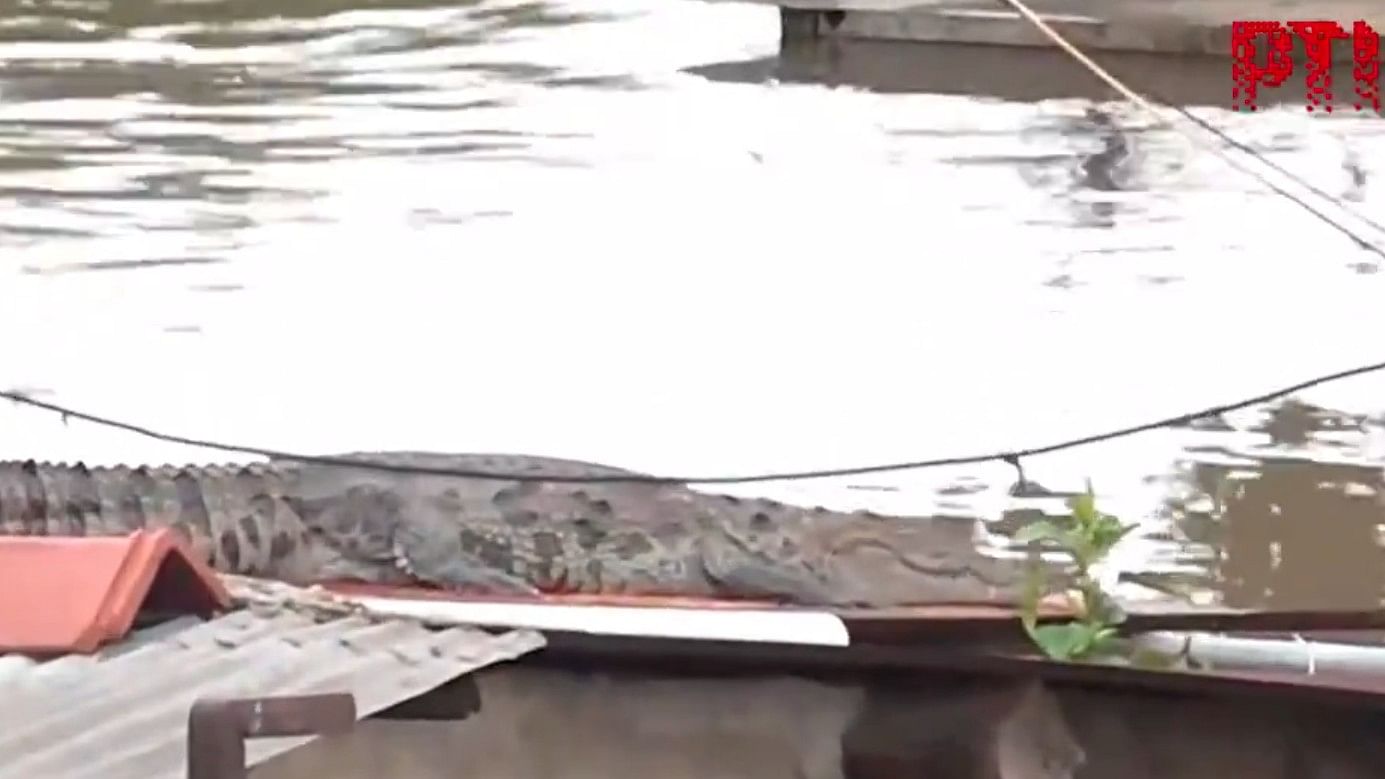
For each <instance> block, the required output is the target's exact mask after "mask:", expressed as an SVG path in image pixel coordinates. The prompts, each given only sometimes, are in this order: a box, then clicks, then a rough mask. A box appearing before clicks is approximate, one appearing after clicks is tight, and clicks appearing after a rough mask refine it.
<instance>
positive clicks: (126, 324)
mask: <svg viewBox="0 0 1385 779" xmlns="http://www.w3.org/2000/svg"><path fill="white" fill-rule="evenodd" d="M0 9H3V11H4V19H5V24H3V25H0V276H3V278H0V332H4V333H5V334H6V336H7V337H6V342H5V350H4V354H5V361H4V368H3V371H0V386H4V387H15V388H23V389H25V390H26V391H29V392H33V393H35V394H41V395H42V397H44V398H45V399H51V400H54V401H56V402H60V403H64V404H68V405H72V406H77V407H82V408H86V409H90V410H93V411H96V412H98V413H104V414H109V415H111V416H116V417H121V418H126V419H131V420H137V421H139V422H141V423H146V424H148V425H150V426H153V427H156V428H162V429H167V430H171V431H176V432H181V433H186V434H189V435H193V436H198V437H205V438H214V439H222V440H233V441H235V442H247V443H254V444H258V445H261V446H265V447H272V448H278V449H288V450H304V451H350V450H363V449H434V450H454V451H456V450H468V451H528V452H534V453H541V454H548V455H553V456H561V457H578V458H584V459H592V460H599V461H605V462H610V463H613V464H620V465H624V466H627V467H632V468H638V469H644V470H648V471H656V472H679V473H743V472H753V471H764V470H798V469H807V468H821V467H833V466H842V465H857V464H862V463H867V462H877V461H890V460H914V459H920V458H931V457H944V456H950V455H957V454H975V453H979V452H985V451H994V450H1009V449H1013V448H1016V447H1024V446H1031V445H1035V444H1042V443H1049V442H1052V441H1055V440H1059V439H1063V438H1068V437H1072V436H1075V435H1084V434H1089V433H1093V432H1097V431H1100V430H1102V429H1105V428H1110V427H1120V426H1125V425H1128V424H1131V423H1133V422H1139V421H1144V420H1146V419H1149V418H1154V417H1161V416H1166V415H1170V414H1174V413H1177V412H1181V411H1184V410H1186V409H1188V408H1191V407H1200V406H1205V405H1207V404H1210V403H1214V402H1223V401H1227V400H1231V399H1234V398H1236V397H1238V396H1242V395H1249V394H1255V393H1258V392H1261V391H1263V390H1264V389H1265V388H1266V387H1270V386H1275V385H1280V384H1284V383H1289V382H1292V381H1296V380H1300V379H1302V378H1304V377H1305V376H1308V375H1312V374H1314V373H1318V372H1327V371H1331V370H1337V369H1340V368H1341V367H1343V365H1344V364H1346V363H1350V362H1353V361H1358V360H1359V361H1363V362H1364V361H1369V360H1372V359H1378V355H1376V354H1373V353H1372V350H1374V349H1376V348H1377V347H1376V345H1375V342H1374V339H1373V337H1372V334H1373V333H1375V332H1378V331H1379V330H1380V328H1381V327H1385V309H1382V308H1381V307H1380V306H1379V304H1378V301H1379V300H1380V299H1381V297H1382V294H1385V286H1381V285H1382V284H1385V281H1382V279H1381V276H1380V274H1378V273H1376V272H1375V271H1376V270H1377V263H1376V262H1375V257H1374V256H1373V255H1371V254H1369V253H1366V252H1363V251H1360V250H1359V249H1358V248H1357V247H1355V246H1353V245H1352V244H1351V243H1350V242H1347V241H1345V240H1343V239H1341V238H1340V237H1338V236H1335V235H1333V234H1331V233H1330V231H1327V230H1326V228H1323V227H1322V226H1321V225H1320V224H1318V223H1316V222H1314V221H1313V220H1312V219H1311V218H1310V217H1307V216H1306V215H1304V214H1303V213H1302V212H1301V211H1300V210H1298V208H1297V207H1295V206H1293V205H1291V204H1287V203H1285V202H1284V201H1282V200H1281V199H1279V198H1276V197H1275V196H1273V195H1272V194H1270V193H1268V192H1267V191H1266V190H1265V189H1264V188H1262V187H1258V186H1257V185H1256V184H1255V183H1254V182H1253V181H1250V180H1248V179H1247V178H1246V177H1245V176H1244V175H1243V174H1240V173H1238V172H1236V171H1234V170H1232V169H1230V168H1228V167H1227V166H1226V165H1225V164H1224V163H1223V162H1221V161H1219V160H1217V159H1216V158H1215V157H1212V156H1210V155H1207V154H1206V153H1204V152H1201V151H1199V149H1198V148H1197V147H1195V146H1194V145H1192V144H1190V143H1189V142H1188V141H1187V139H1185V138H1183V137H1181V136H1179V135H1177V134H1176V133H1173V132H1171V131H1169V130H1167V129H1165V128H1161V127H1156V126H1154V125H1152V124H1151V123H1150V122H1149V121H1148V120H1147V118H1145V117H1143V116H1141V115H1140V114H1139V113H1138V112H1137V111H1135V110H1133V109H1132V108H1131V107H1130V106H1128V105H1123V104H1121V103H1118V102H1112V100H1111V97H1112V96H1111V95H1110V93H1109V90H1106V88H1105V87H1104V86H1102V85H1100V84H1099V83H1096V82H1095V81H1094V80H1093V79H1091V77H1089V76H1087V75H1086V74H1084V73H1082V72H1081V71H1080V70H1078V69H1076V67H1075V66H1074V65H1072V63H1071V62H1069V61H1067V60H1066V59H1064V58H1063V57H1062V56H1061V55H1058V54H1055V53H1053V52H1013V51H1003V50H997V49H989V48H985V47H974V48H967V47H950V46H938V47H922V48H918V47H916V48H913V49H911V50H910V51H909V54H908V56H907V57H901V56H900V55H901V53H902V52H903V49H902V48H901V47H900V46H898V45H894V46H890V45H882V46H875V47H871V46H864V47H853V46H837V45H832V46H824V47H808V48H807V49H805V50H802V51H794V52H790V53H788V54H787V55H786V56H783V57H780V56H778V55H777V49H778V17H777V14H776V13H775V11H774V10H773V9H772V8H766V7H763V6H745V5H738V4H734V3H700V2H693V1H692V0H606V1H604V2H600V3H598V2H595V1H594V0H564V2H531V1H528V0H521V1H515V0H474V1H473V2H465V3H452V4H448V3H440V2H436V1H432V0H409V1H406V2H401V1H400V0H391V1H390V2H374V3H370V4H363V3H357V2H354V0H287V1H286V0H277V1H276V2H274V3H269V2H261V1H260V0H252V1H251V2H241V1H239V0H238V1H237V2H230V1H229V0H212V1H210V2H207V1H199V2H158V3H154V2H143V1H142V0H135V1H131V0H75V1H74V2H65V3H62V4H37V3H32V2H28V1H27V0H23V1H21V0H9V1H8V2H4V3H0ZM1108 64H1110V65H1111V67H1112V69H1113V70H1115V71H1116V72H1117V73H1118V74H1119V75H1122V76H1126V77H1128V78H1129V79H1130V80H1131V81H1132V83H1134V84H1135V85H1136V86H1137V87H1140V88H1142V89H1150V90H1154V91H1156V92H1158V93H1159V94H1161V95H1163V96H1166V97H1176V98H1177V99H1180V100H1184V101H1186V102H1189V103H1191V104H1194V105H1196V106H1198V108H1197V109H1196V110H1198V111H1199V112H1200V113H1201V114H1202V115H1203V116H1205V117H1207V118H1208V120H1209V121H1212V122H1214V123H1215V124H1217V125H1219V126H1221V127H1223V128H1225V129H1226V130H1227V131H1228V132H1231V133H1233V134H1234V135H1235V136H1236V137H1237V138H1238V139H1239V140H1241V141H1242V142H1244V143H1246V144H1249V145H1250V146H1252V147H1253V148H1256V149H1257V150H1259V151H1261V152H1262V153H1264V154H1267V155H1269V156H1271V157H1272V158H1274V159H1275V160H1276V161H1278V162H1280V163H1281V164H1282V165H1284V166H1286V167H1288V168H1289V169H1291V170H1294V171H1295V172H1296V173H1298V174H1300V175H1302V176H1305V177H1307V178H1309V179H1310V180H1312V181H1313V183H1314V184H1316V185H1317V186H1319V187H1321V188H1323V189H1325V190H1327V191H1330V192H1333V193H1335V194H1338V195H1341V196H1342V197H1344V198H1347V199H1350V200H1352V201H1353V202H1355V203H1356V204H1357V205H1358V207H1359V208H1360V210H1362V211H1363V212H1366V213H1373V212H1374V213H1385V209H1382V208H1381V205H1380V204H1381V202H1382V201H1383V198H1382V195H1381V194H1380V191H1379V189H1378V187H1376V185H1375V182H1376V181H1378V180H1379V178H1378V177H1379V173H1380V172H1381V169H1382V165H1385V162H1383V161H1385V133H1382V132H1381V130H1380V125H1379V123H1378V122H1375V121H1372V120H1368V119H1365V118H1362V117H1353V116H1349V115H1348V116H1337V117H1332V118H1327V117H1308V116H1306V115H1305V113H1304V112H1303V111H1302V110H1301V109H1298V108H1297V107H1294V106H1289V107H1282V108H1279V109H1274V110H1266V111H1263V112H1261V113H1259V114H1256V115H1249V114H1232V113H1230V112H1227V111H1223V110H1220V109H1219V108H1213V107H1210V106H1220V105H1223V104H1224V102H1225V101H1224V98H1225V97H1226V90H1227V85H1226V84H1225V83H1224V82H1225V75H1226V74H1225V68H1224V66H1223V65H1217V64H1216V63H1209V62H1206V61H1195V60H1193V61H1181V62H1176V63H1169V62H1167V61H1162V60H1152V59H1150V58H1147V57H1144V58H1142V57H1127V58H1117V59H1116V60H1112V61H1111V62H1109V63H1108ZM1214 66H1215V67H1214ZM1249 332H1253V333H1254V337H1253V338H1250V337H1248V336H1247V335H1246V334H1247V333H1249ZM1324 343H1331V344H1332V345H1333V348H1331V349H1324V348H1322V345H1323V344H1324ZM1382 387H1385V383H1383V382H1382V381H1381V380H1379V379H1375V378H1367V379H1360V380H1354V381H1352V382H1349V383H1346V384H1343V385H1339V386H1335V387H1331V388H1324V389H1322V390H1320V391H1316V392H1314V393H1309V394H1307V395H1305V396H1304V398H1303V399H1302V400H1303V402H1305V403H1306V402H1310V401H1311V402H1313V403H1317V404H1319V405H1320V406H1321V407H1323V408H1339V409H1346V410H1349V411H1351V412H1352V413H1353V414H1356V415H1378V414H1380V413H1382V412H1385V405H1383V404H1381V403H1380V401H1379V398H1381V397H1385V393H1382V392H1381V391H1380V390H1381V389H1382ZM1285 408H1288V407H1285ZM1264 412H1266V410H1263V409H1262V410H1260V412H1256V413H1264ZM1288 413H1289V412H1288V411H1285V410H1284V409H1280V410H1279V411H1276V412H1275V418H1276V419H1280V418H1281V417H1282V418H1284V419H1289V418H1290V417H1289V416H1285V415H1286V414H1288ZM1296 413H1297V412H1296ZM1328 416H1330V415H1327V414H1326V412H1315V413H1314V414H1309V415H1308V416H1306V417H1304V419H1312V420H1316V421H1313V422H1312V423H1311V425H1309V427H1306V428H1304V430H1305V432H1303V433H1302V434H1301V439H1294V438H1293V436H1292V435H1291V434H1289V433H1286V432H1284V431H1283V430H1282V429H1281V428H1283V427H1284V426H1285V425H1289V426H1290V427H1292V424H1291V423H1290V422H1282V421H1281V422H1277V423H1276V424H1277V425H1279V427H1273V426H1272V427H1271V429H1270V430H1269V431H1267V432H1256V430H1254V429H1253V428H1254V420H1253V419H1252V418H1250V417H1245V418H1242V417H1240V416H1234V415H1233V417H1234V418H1229V419H1227V420H1225V424H1224V425H1222V426H1221V427H1220V428H1219V427H1217V426H1216V425H1213V424H1207V423H1200V424H1198V425H1194V426H1190V427H1188V428H1182V429H1178V430H1169V431H1159V432H1156V433H1149V434H1144V435H1140V436H1134V437H1130V438H1127V439H1122V440H1120V441H1114V442H1110V443H1107V444H1102V445H1100V446H1094V447H1088V448H1084V449H1080V450H1073V451H1070V452H1062V453H1056V454H1053V455H1050V456H1046V457H1043V458H1036V460H1035V461H1033V462H1026V463H1025V464H1024V465H1025V469H1026V474H1027V476H1028V477H1029V478H1030V479H1032V480H1033V481H1035V482H1037V483H1039V484H1042V485H1044V486H1045V487H1047V488H1048V489H1047V490H1044V491H1042V492H1041V491H1037V490H1029V491H1027V492H1025V493H1024V494H1011V490H1010V486H1011V484H1012V483H1013V481H1014V476H1015V474H1014V472H1013V470H1012V469H1011V468H1010V467H1009V466H1007V465H1003V464H995V465H987V466H977V467H966V468H949V469H939V470H936V471H927V472H920V473H907V474H896V475H891V476H880V477H872V478H870V479H851V480H840V481H830V482H823V483H796V484H788V485H766V486H763V487H762V486H755V487H753V488H746V491H747V492H758V493H762V494H769V495H774V496H776V497H780V498H785V499H790V500H799V501H802V502H804V503H808V504H810V505H812V504H820V505H830V506H846V505H851V506H857V507H868V508H872V509H875V510H877V511H887V512H894V513H906V514H917V515H928V514H938V515H946V516H962V517H981V518H983V519H985V520H987V521H988V523H989V525H988V529H989V530H990V531H992V534H993V535H994V536H996V537H997V540H998V541H999V540H1003V537H1004V536H1005V535H1006V534H1007V532H1009V531H1010V530H1012V529H1013V528H1014V527H1015V526H1016V525H1017V524H1018V523H1019V521H1020V520H1021V519H1023V517H1025V516H1032V515H1033V514H1034V513H1035V512H1038V513H1043V512H1049V513H1051V512H1053V511H1055V510H1061V502H1062V499H1063V496H1064V495H1065V494H1068V493H1070V492H1071V491H1072V490H1074V489H1079V488H1080V487H1081V486H1082V483H1083V481H1084V479H1086V478H1091V479H1092V480H1093V481H1094V483H1095V484H1096V485H1097V488H1098V489H1099V491H1100V492H1101V497H1102V503H1103V506H1104V507H1106V508H1107V509H1108V510H1111V511H1114V512H1116V513H1118V514H1120V515H1121V516H1123V517H1127V518H1130V519H1134V520H1139V521H1141V522H1142V523H1143V524H1144V525H1145V530H1146V531H1147V532H1142V533H1141V534H1140V535H1139V536H1138V537H1136V538H1133V539H1132V540H1131V541H1130V543H1129V544H1128V545H1127V546H1126V547H1123V551H1122V555H1123V556H1122V557H1121V558H1120V559H1119V560H1117V561H1116V562H1117V563H1118V564H1119V566H1120V567H1122V568H1125V569H1127V570H1129V571H1130V572H1132V575H1133V578H1135V579H1141V580H1142V581H1145V582H1147V583H1151V584H1155V585H1158V586H1160V587H1165V588H1170V587H1173V588H1179V587H1182V588H1185V589H1186V588H1193V589H1198V588H1204V589H1205V588H1207V587H1209V586H1210V587H1212V588H1213V589H1218V588H1220V589H1224V590H1225V592H1226V597H1227V599H1228V600H1229V601H1233V602H1235V603H1236V604H1250V603H1255V602H1259V601H1262V600H1269V601H1272V602H1275V603H1279V604H1288V605H1294V604H1306V603H1320V602H1324V601H1330V602H1332V603H1334V604H1339V605H1350V604H1356V603H1360V602H1365V601H1367V600H1370V599H1373V598H1375V597H1377V596H1378V594H1379V591H1380V588H1381V585H1380V582H1379V581H1378V576H1379V575H1380V570H1381V566H1380V565H1379V561H1378V560H1377V558H1376V555H1377V554H1378V547H1377V545H1376V543H1375V529H1374V523H1375V521H1376V519H1377V517H1378V510H1377V509H1376V508H1375V506H1376V500H1375V497H1374V495H1375V491H1376V490H1377V489H1378V485H1377V483H1376V482H1377V481H1378V476H1377V475H1376V473H1375V471H1376V470H1377V469H1376V466H1375V463H1377V462H1378V461H1379V457H1380V454H1381V453H1380V452H1378V451H1375V449H1374V439H1373V437H1372V435H1371V433H1372V431H1374V430H1375V427H1373V425H1374V423H1366V422H1361V423H1359V425H1358V427H1359V428H1360V430H1359V431H1357V432H1353V430H1352V429H1336V430H1327V429H1321V430H1320V429H1318V428H1317V427H1312V425H1325V424H1327V423H1326V422H1325V421H1323V420H1325V419H1326V418H1327V417H1328ZM1343 418H1344V419H1345V418H1348V417H1343ZM1350 418H1355V417H1350ZM1293 424H1297V423H1293ZM1304 424H1308V423H1304ZM0 429H3V430H4V435H3V436H0V448H3V449H4V451H3V452H0V455H2V456H6V457H40V458H52V459H83V460H86V461H88V462H110V461H118V460H126V461H130V460H154V461H167V460H203V459H209V458H211V459H220V457H221V455H220V454H218V453H212V452H205V451H198V450H195V449H191V448H179V447H170V446H165V445H162V444H159V443H157V442H151V441H146V440H140V439H132V438H131V437H129V436H128V435H126V434H122V433H115V432H111V431H102V430H95V429H92V428H90V427H87V426H82V425H76V424H74V425H72V426H70V427H67V426H63V425H62V424H61V422H60V421H59V420H56V419H51V418H48V417H44V416H41V415H39V414H36V413H34V412H30V411H25V410H22V409H12V408H5V409H0ZM1276 430H1277V431H1279V432H1274V431H1276ZM1265 436H1278V437H1277V438H1275V439H1274V443H1272V444H1270V445H1265V444H1264V442H1263V441H1262V440H1260V439H1263V438H1264V437H1265ZM1353 436H1354V438H1353ZM1357 438H1359V439H1361V440H1360V441H1357V440H1356V439H1357ZM1333 442H1335V443H1333ZM1343 446H1347V447H1349V449H1350V454H1351V458H1352V459H1349V460H1347V459H1346V458H1345V456H1344V454H1343V452H1341V451H1338V450H1339V449H1341V447H1343ZM1334 447H1335V448H1334ZM1186 462H1191V463H1192V465H1190V466H1188V470H1187V472H1186V473H1185V472H1184V471H1183V470H1182V468H1183V465H1182V463H1186ZM1026 512H1028V513H1026ZM1171 519H1172V520H1176V521H1170V520H1171ZM1151 577H1152V578H1151Z"/></svg>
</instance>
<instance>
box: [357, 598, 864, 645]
mask: <svg viewBox="0 0 1385 779" xmlns="http://www.w3.org/2000/svg"><path fill="white" fill-rule="evenodd" d="M336 597H338V598H340V599H341V600H345V601H349V602H352V603H356V604H359V605H361V606H362V607H364V608H365V609H366V610H367V611H369V612H371V613H373V614H379V615H381V616H389V617H407V618H412V619H417V620H420V621H423V622H430V623H436V624H448V625H489V626H494V627H511V628H531V629H534V630H561V631H570V632H574V633H592V634H596V635H607V636H642V637H649V638H679V639H700V640H703V641H763V642H774V643H782V644H806V645H813V646H848V645H850V643H851V640H850V637H849V634H848V633H847V629H846V623H844V622H842V620H841V618H840V617H838V616H837V615H835V614H830V613H828V612H824V611H797V610H788V609H782V610H776V609H698V608H662V607H651V606H605V605H586V604H582V605H566V604H552V603H494V602H492V603H478V602H474V601H467V602H462V601H448V600H433V599H402V598H379V597H370V596H358V595H343V594H338V595H337V596H336Z"/></svg>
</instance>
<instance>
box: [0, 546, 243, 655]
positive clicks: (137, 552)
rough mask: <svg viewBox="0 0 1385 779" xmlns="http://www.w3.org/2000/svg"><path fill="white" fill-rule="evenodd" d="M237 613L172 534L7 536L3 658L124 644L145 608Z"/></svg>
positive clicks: (1, 598)
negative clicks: (120, 641) (8, 654)
mask: <svg viewBox="0 0 1385 779" xmlns="http://www.w3.org/2000/svg"><path fill="white" fill-rule="evenodd" d="M230 605H231V597H230V595H229V594H228V593H227V592H226V588H225V587H224V586H223V585H222V584H221V581H220V579H218V578H217V576H216V575H215V574H214V573H213V572H212V571H211V569H210V568H208V567H207V566H206V565H205V564H203V563H202V562H200V561H199V560H197V559H195V558H194V557H192V556H191V555H190V554H188V552H187V550H186V549H185V547H183V546H182V544H181V543H180V542H179V540H178V537H177V536H176V535H175V534H174V533H173V532H172V531H171V530H167V529H162V530H155V531H143V530H141V531H137V532H135V533H132V534H130V535H129V536H125V537H91V538H57V537H51V538H50V537H44V536H0V653H3V652H23V653H26V654H62V653H68V652H79V653H90V652H93V651H95V650H96V649H98V648H99V647H101V646H102V645H104V644H106V643H107V642H110V641H113V640H116V639H120V638H122V637H124V635H125V634H126V633H127V632H129V630H130V628H131V626H132V625H133V624H134V621H135V617H136V615H137V614H138V613H139V611H140V609H141V608H156V609H159V610H162V611H167V612H180V613H185V614H199V615H203V616H206V615H210V614H211V613H213V612H215V611H218V610H222V609H226V608H228V607H229V606H230Z"/></svg>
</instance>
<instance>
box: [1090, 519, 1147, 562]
mask: <svg viewBox="0 0 1385 779" xmlns="http://www.w3.org/2000/svg"><path fill="white" fill-rule="evenodd" d="M1137 527H1139V525H1133V524H1132V525H1122V524H1121V523H1120V520H1118V519H1116V518H1115V517H1111V516H1105V517H1102V520H1101V522H1100V523H1098V524H1097V526H1096V528H1095V530H1094V531H1093V533H1092V547H1093V548H1094V550H1095V551H1096V553H1097V554H1099V555H1105V554H1106V553H1107V552H1109V551H1111V550H1112V549H1114V548H1115V546H1116V544H1119V543H1120V542H1121V540H1122V539H1124V538H1125V537H1126V536H1128V535H1130V533H1131V532H1132V531H1134V530H1135V529H1136V528H1137Z"/></svg>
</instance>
